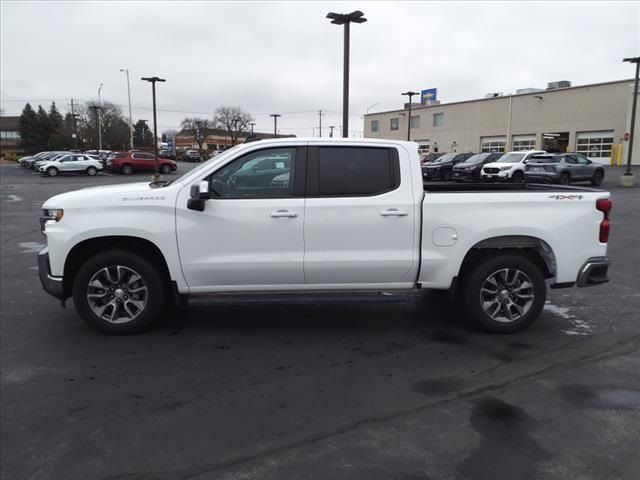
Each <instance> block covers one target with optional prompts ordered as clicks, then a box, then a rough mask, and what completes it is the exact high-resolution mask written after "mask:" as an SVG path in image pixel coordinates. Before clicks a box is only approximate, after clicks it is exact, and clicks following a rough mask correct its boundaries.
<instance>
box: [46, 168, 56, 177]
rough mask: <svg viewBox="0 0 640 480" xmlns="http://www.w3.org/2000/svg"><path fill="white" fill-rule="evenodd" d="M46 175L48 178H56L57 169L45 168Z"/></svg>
mask: <svg viewBox="0 0 640 480" xmlns="http://www.w3.org/2000/svg"><path fill="white" fill-rule="evenodd" d="M47 175H49V176H50V177H56V176H58V169H57V168H56V167H49V168H47Z"/></svg>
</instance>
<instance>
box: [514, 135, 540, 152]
mask: <svg viewBox="0 0 640 480" xmlns="http://www.w3.org/2000/svg"><path fill="white" fill-rule="evenodd" d="M535 148H536V136H535V135H534V134H531V135H514V136H513V137H512V143H511V150H513V151H514V152H519V151H520V150H535Z"/></svg>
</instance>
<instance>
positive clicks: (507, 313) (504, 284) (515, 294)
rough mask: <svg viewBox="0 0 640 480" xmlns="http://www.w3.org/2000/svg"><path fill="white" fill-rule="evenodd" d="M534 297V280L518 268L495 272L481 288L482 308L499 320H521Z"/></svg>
mask: <svg viewBox="0 0 640 480" xmlns="http://www.w3.org/2000/svg"><path fill="white" fill-rule="evenodd" d="M533 299H534V291H533V282H532V281H531V279H530V278H529V276H528V275H527V274H526V273H524V272H523V271H521V270H518V269H516V268H503V269H500V270H498V271H496V272H493V273H492V274H491V275H489V276H488V277H487V279H486V280H485V281H484V283H483V284H482V288H481V289H480V303H481V305H482V309H483V310H484V312H485V313H486V314H487V315H489V316H490V317H491V318H492V319H493V320H496V321H497V322H503V323H509V322H515V321H516V320H519V319H520V318H522V317H523V316H525V315H526V314H527V312H528V311H529V310H530V309H531V306H532V305H533Z"/></svg>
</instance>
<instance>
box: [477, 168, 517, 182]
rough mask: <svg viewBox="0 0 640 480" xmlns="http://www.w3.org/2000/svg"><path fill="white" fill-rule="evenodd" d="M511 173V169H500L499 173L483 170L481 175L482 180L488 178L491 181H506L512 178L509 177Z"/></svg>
mask: <svg viewBox="0 0 640 480" xmlns="http://www.w3.org/2000/svg"><path fill="white" fill-rule="evenodd" d="M509 173H511V172H510V171H509V170H505V171H500V172H498V173H486V172H482V174H481V177H482V180H488V181H490V182H506V181H509V180H510V179H511V177H509Z"/></svg>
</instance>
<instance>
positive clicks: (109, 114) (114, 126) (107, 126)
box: [76, 101, 129, 150]
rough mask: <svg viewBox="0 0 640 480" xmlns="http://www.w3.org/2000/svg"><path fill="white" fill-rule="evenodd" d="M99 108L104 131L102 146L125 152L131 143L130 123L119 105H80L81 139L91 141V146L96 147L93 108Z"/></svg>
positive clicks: (94, 113) (94, 112)
mask: <svg viewBox="0 0 640 480" xmlns="http://www.w3.org/2000/svg"><path fill="white" fill-rule="evenodd" d="M94 106H99V107H100V108H101V110H100V126H101V129H102V144H103V146H104V147H106V148H114V149H120V148H122V149H123V150H124V149H125V148H126V145H127V144H128V143H129V123H128V122H127V121H126V120H125V119H124V117H123V116H122V112H121V111H120V108H119V107H118V106H117V105H114V104H113V103H111V102H102V105H100V104H98V102H95V101H93V102H87V103H85V104H81V105H78V109H77V110H76V112H77V113H78V120H77V123H78V129H79V131H80V134H81V138H84V139H89V141H90V145H95V144H97V142H96V141H95V137H96V110H95V109H93V108H92V107H94Z"/></svg>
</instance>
